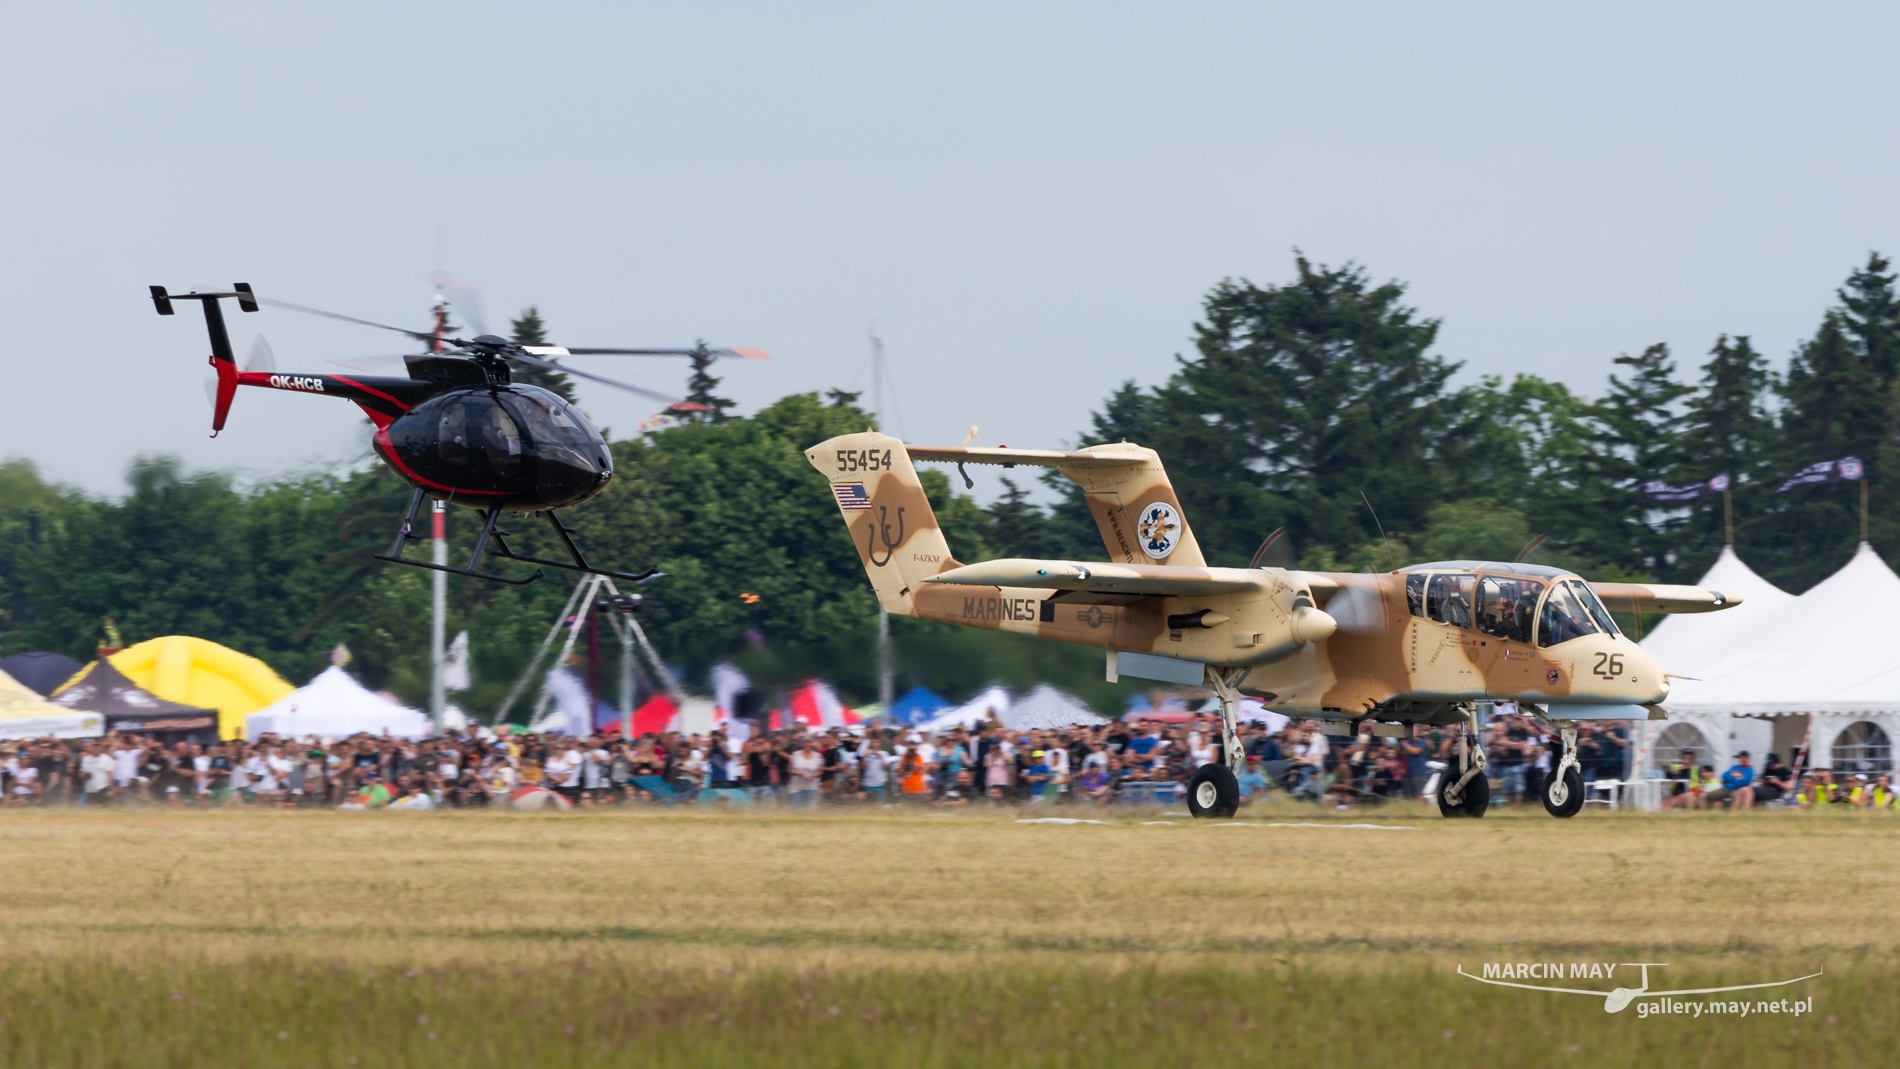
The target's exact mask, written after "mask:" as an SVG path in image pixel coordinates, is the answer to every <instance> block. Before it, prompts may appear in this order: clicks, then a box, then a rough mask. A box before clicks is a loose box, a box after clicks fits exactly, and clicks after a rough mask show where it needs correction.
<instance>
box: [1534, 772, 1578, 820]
mask: <svg viewBox="0 0 1900 1069" xmlns="http://www.w3.org/2000/svg"><path fill="white" fill-rule="evenodd" d="M1538 793H1539V794H1541V795H1542V796H1543V800H1544V812H1546V813H1549V814H1550V815H1551V816H1553V817H1557V818H1559V819H1563V818H1568V817H1574V816H1576V815H1577V814H1578V813H1580V812H1582V811H1583V776H1582V775H1581V774H1580V773H1578V772H1577V770H1576V769H1574V768H1566V769H1564V774H1563V776H1562V777H1557V776H1552V777H1551V778H1550V782H1549V783H1547V784H1545V785H1544V789H1543V790H1542V791H1540V792H1538ZM1555 794H1561V795H1563V801H1561V802H1558V801H1553V800H1552V798H1551V796H1552V795H1555Z"/></svg>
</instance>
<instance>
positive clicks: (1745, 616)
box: [1611, 546, 1795, 704]
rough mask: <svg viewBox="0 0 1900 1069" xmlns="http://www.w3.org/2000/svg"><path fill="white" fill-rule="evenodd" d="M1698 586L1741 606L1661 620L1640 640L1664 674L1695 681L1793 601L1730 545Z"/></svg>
mask: <svg viewBox="0 0 1900 1069" xmlns="http://www.w3.org/2000/svg"><path fill="white" fill-rule="evenodd" d="M1696 585H1697V586H1700V587H1712V588H1714V589H1716V590H1720V591H1722V592H1723V593H1726V594H1734V595H1736V596H1737V597H1739V598H1741V599H1742V603H1741V604H1740V605H1737V606H1735V607H1734V608H1732V609H1723V610H1721V611H1720V612H1709V613H1693V614H1690V615H1686V616H1680V617H1677V616H1665V617H1663V618H1662V620H1661V622H1659V623H1657V624H1656V626H1655V628H1654V629H1653V630H1651V631H1650V633H1649V634H1648V635H1645V636H1644V637H1643V648H1644V649H1646V650H1648V651H1649V652H1651V653H1653V654H1655V655H1656V656H1657V658H1658V659H1660V660H1661V661H1662V663H1663V670H1664V671H1666V672H1670V673H1672V674H1674V675H1678V676H1692V677H1695V678H1697V679H1700V678H1703V674H1704V673H1705V672H1707V671H1708V670H1709V669H1711V668H1713V667H1715V665H1716V664H1718V663H1719V662H1721V661H1723V660H1725V659H1727V658H1728V657H1729V656H1730V655H1732V654H1734V653H1736V652H1738V648H1739V647H1740V646H1743V645H1746V644H1748V643H1749V642H1750V641H1751V639H1752V638H1753V636H1755V635H1756V634H1757V633H1759V632H1760V631H1761V629H1762V628H1763V627H1766V626H1769V625H1770V623H1771V621H1774V620H1777V619H1779V618H1780V617H1781V615H1782V614H1783V613H1785V612H1786V611H1787V609H1788V606H1789V605H1790V604H1791V603H1793V602H1794V600H1795V596H1794V595H1793V594H1790V593H1788V592H1787V591H1785V590H1783V589H1781V588H1780V587H1778V586H1776V585H1775V584H1773V583H1771V582H1769V581H1768V580H1766V579H1763V578H1762V577H1761V576H1760V575H1757V574H1756V573H1755V570H1754V569H1753V568H1750V567H1749V566H1748V565H1746V564H1743V563H1742V559H1741V558H1740V557H1737V556H1736V555H1735V547H1733V546H1723V547H1722V555H1721V556H1719V557H1717V558H1715V564H1714V565H1713V566H1711V567H1710V568H1709V570H1708V572H1707V573H1706V574H1704V575H1703V576H1702V579H1701V581H1700V582H1698V583H1696ZM1611 608H1616V606H1614V605H1613V606H1611ZM1672 704H1673V703H1672Z"/></svg>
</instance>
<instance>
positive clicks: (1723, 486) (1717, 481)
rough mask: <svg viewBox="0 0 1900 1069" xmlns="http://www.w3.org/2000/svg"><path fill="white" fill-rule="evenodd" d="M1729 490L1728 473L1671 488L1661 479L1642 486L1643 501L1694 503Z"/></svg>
mask: <svg viewBox="0 0 1900 1069" xmlns="http://www.w3.org/2000/svg"><path fill="white" fill-rule="evenodd" d="M1728 488H1729V477H1728V472H1726V471H1725V472H1722V473H1721V474H1719V475H1712V476H1710V477H1708V478H1707V479H1704V480H1702V481H1701V482H1699V483H1687V484H1684V485H1682V486H1671V485H1669V484H1668V483H1666V482H1663V481H1662V480H1661V479H1652V480H1650V481H1649V482H1646V483H1644V484H1643V500H1644V501H1694V500H1695V499H1696V498H1698V497H1704V496H1706V495H1708V494H1719V493H1723V492H1724V491H1726V490H1727V489H1728Z"/></svg>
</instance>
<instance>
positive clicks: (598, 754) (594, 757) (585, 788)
mask: <svg viewBox="0 0 1900 1069" xmlns="http://www.w3.org/2000/svg"><path fill="white" fill-rule="evenodd" d="M612 760H613V756H612V755H611V754H609V753H608V752H607V747H606V746H604V745H602V744H601V741H600V739H599V737H598V736H596V737H594V738H590V739H588V740H587V746H586V748H585V749H583V750H581V792H582V798H583V799H584V800H586V801H588V802H595V803H599V802H605V801H606V796H607V788H609V787H611V786H613V784H612V783H611V782H610V781H609V780H608V778H607V766H608V764H609V763H610V762H611V761H612Z"/></svg>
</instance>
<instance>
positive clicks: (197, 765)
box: [191, 743, 211, 802]
mask: <svg viewBox="0 0 1900 1069" xmlns="http://www.w3.org/2000/svg"><path fill="white" fill-rule="evenodd" d="M191 776H192V779H193V780H195V781H196V783H197V787H198V801H200V802H202V801H204V800H205V798H206V796H207V795H209V794H210V793H211V755H210V754H208V753H206V752H205V748H204V747H203V746H199V745H197V744H195V743H194V744H193V745H192V747H191Z"/></svg>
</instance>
